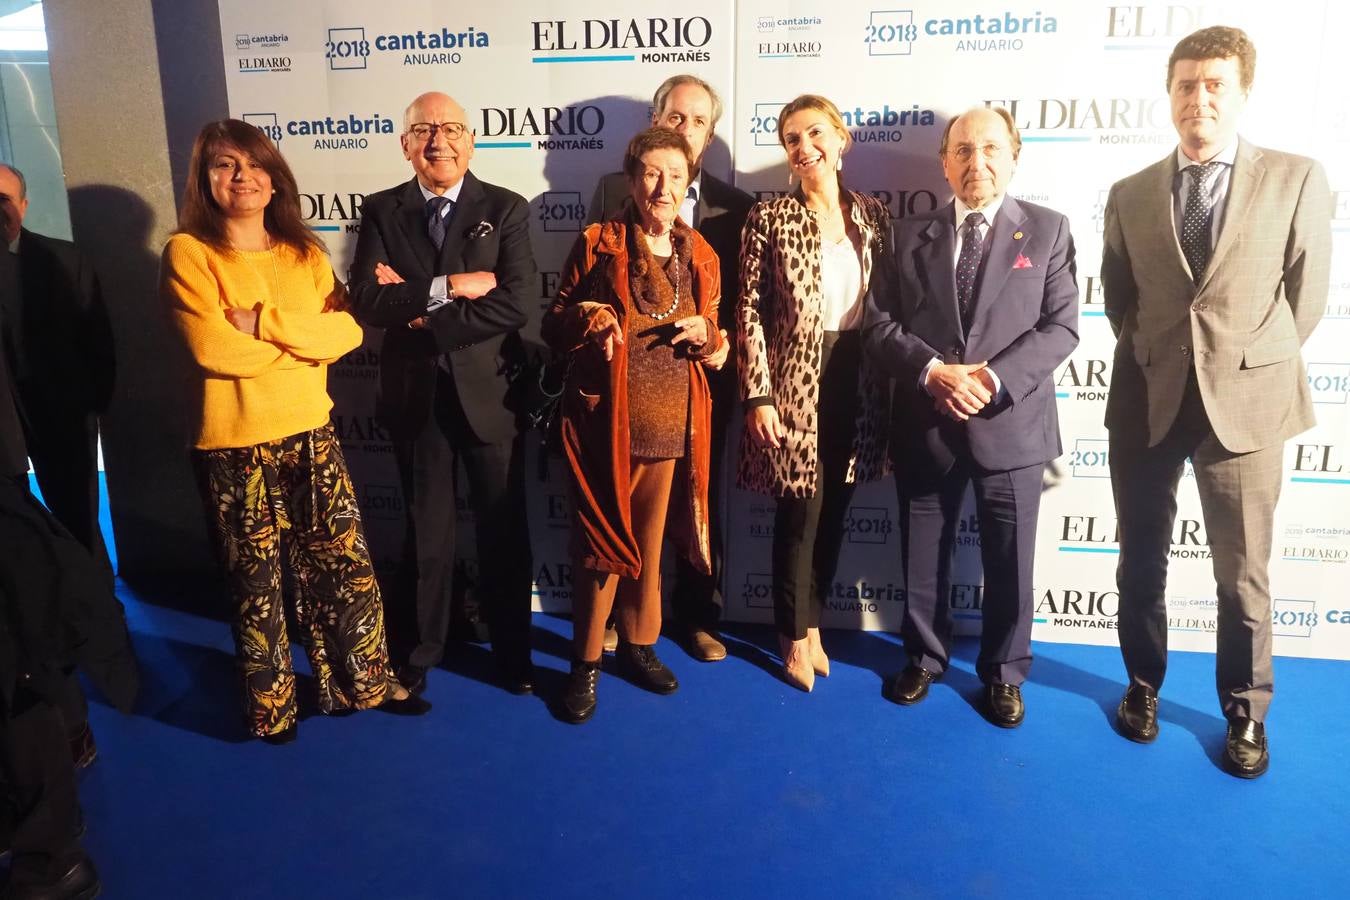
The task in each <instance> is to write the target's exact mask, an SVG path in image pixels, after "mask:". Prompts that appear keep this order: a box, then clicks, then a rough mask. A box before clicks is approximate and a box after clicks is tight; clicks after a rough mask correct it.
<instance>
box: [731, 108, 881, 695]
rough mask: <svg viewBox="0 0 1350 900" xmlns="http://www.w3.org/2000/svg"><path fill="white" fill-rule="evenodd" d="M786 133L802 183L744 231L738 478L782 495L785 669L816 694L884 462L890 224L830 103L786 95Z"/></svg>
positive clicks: (777, 554) (782, 126)
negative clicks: (845, 566) (859, 179)
mask: <svg viewBox="0 0 1350 900" xmlns="http://www.w3.org/2000/svg"><path fill="white" fill-rule="evenodd" d="M778 139H779V143H780V144H782V146H783V149H784V151H785V152H786V154H787V162H788V170H789V173H790V174H789V180H791V178H792V177H793V176H798V177H800V178H801V187H800V188H799V189H797V190H796V191H793V192H792V193H791V194H790V195H788V196H785V197H779V198H777V199H773V200H766V201H763V202H760V203H757V204H756V205H755V206H754V207H753V208H752V209H751V211H750V215H749V218H748V219H747V220H746V223H745V228H744V230H743V231H742V234H741V304H740V314H739V317H738V319H739V322H738V324H739V329H740V340H739V346H740V348H741V353H742V357H741V359H740V361H739V363H740V364H739V371H740V385H741V398H742V400H743V401H744V403H745V424H746V428H745V435H744V437H743V439H742V443H741V458H740V469H739V473H738V477H737V483H738V485H739V486H740V487H742V488H744V489H747V490H753V491H758V492H760V493H764V494H769V495H771V496H774V497H777V498H778V506H777V511H776V513H775V516H774V538H773V600H774V620H775V623H776V624H777V626H778V631H779V637H780V642H781V644H782V650H783V659H784V673H785V677H786V679H787V680H788V682H789V683H791V684H793V685H795V686H797V687H800V688H802V689H803V690H808V691H809V690H810V689H811V687H812V685H813V684H814V681H815V675H817V674H819V675H827V674H829V659H828V657H826V655H825V653H824V650H823V649H822V647H821V644H820V612H821V608H822V606H823V602H824V595H825V593H826V591H828V589H829V585H830V583H831V582H832V580H833V576H834V569H835V567H836V564H837V562H838V557H839V543H840V539H841V537H842V529H843V523H844V515H845V511H846V510H847V508H848V503H849V499H850V497H851V496H852V493H853V487H854V485H855V484H856V483H857V482H859V481H869V480H873V479H876V478H878V477H880V476H881V475H882V473H883V471H884V469H885V459H886V453H885V451H886V447H885V426H886V422H887V420H888V413H889V398H888V391H887V381H886V378H885V376H884V375H882V374H881V373H880V372H878V371H877V370H875V369H873V367H872V366H871V365H870V364H869V363H868V361H867V360H866V358H865V357H864V356H863V354H862V353H861V352H860V340H859V330H858V329H859V326H860V325H861V322H862V311H863V300H864V297H865V296H866V294H867V291H868V288H869V285H879V283H880V282H881V281H882V280H884V279H881V278H879V277H878V276H879V275H880V273H881V271H882V270H883V269H885V267H887V266H889V265H890V261H889V259H888V257H887V252H888V248H889V246H890V219H889V216H888V214H887V211H886V208H885V207H884V206H883V205H882V204H881V203H880V202H879V201H877V200H876V199H874V198H872V197H868V196H864V195H862V194H858V193H855V192H853V191H849V190H847V189H845V188H844V187H843V186H842V183H841V179H840V175H839V170H840V169H842V167H843V163H842V157H843V154H844V153H845V152H846V151H847V150H848V148H849V145H850V143H851V138H850V136H849V133H848V130H847V129H846V128H845V126H844V122H843V119H842V117H841V116H840V115H839V111H838V109H837V108H836V107H835V105H834V104H833V103H831V102H830V101H829V100H827V99H825V98H824V97H820V96H816V95H811V94H807V95H803V96H801V97H798V98H797V99H796V100H793V101H792V102H791V103H789V104H787V105H786V106H785V107H784V108H783V112H782V114H781V115H780V116H779V119H778Z"/></svg>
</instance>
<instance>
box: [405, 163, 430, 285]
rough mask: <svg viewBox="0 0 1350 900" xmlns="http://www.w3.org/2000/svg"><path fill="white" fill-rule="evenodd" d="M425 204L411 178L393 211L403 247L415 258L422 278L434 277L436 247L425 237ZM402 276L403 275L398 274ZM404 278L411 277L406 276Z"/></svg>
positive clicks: (418, 188) (420, 191) (420, 190)
mask: <svg viewBox="0 0 1350 900" xmlns="http://www.w3.org/2000/svg"><path fill="white" fill-rule="evenodd" d="M426 209H427V203H426V200H425V199H423V197H422V189H421V188H420V187H418V184H417V179H416V178H413V180H412V181H410V182H408V184H407V185H405V186H404V188H403V193H402V195H400V197H399V199H398V208H397V209H396V210H395V211H394V221H395V223H396V224H397V225H398V228H399V230H400V231H402V232H403V245H404V246H405V247H407V248H408V249H410V250H411V251H412V253H413V256H414V257H416V259H417V262H418V264H419V265H420V266H421V267H422V271H421V272H420V273H417V274H421V275H424V276H429V275H436V274H438V273H437V271H436V247H435V245H433V244H432V243H431V238H430V237H428V236H427V213H426ZM400 274H403V273H400ZM406 277H411V276H410V275H409V276H406Z"/></svg>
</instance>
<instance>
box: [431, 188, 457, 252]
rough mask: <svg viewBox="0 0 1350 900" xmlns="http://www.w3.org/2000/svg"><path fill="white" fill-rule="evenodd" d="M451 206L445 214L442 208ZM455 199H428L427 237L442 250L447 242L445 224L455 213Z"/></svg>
mask: <svg viewBox="0 0 1350 900" xmlns="http://www.w3.org/2000/svg"><path fill="white" fill-rule="evenodd" d="M447 206H448V207H449V208H450V209H449V211H448V212H446V213H445V214H444V215H442V214H441V210H443V209H445V208H446V207H447ZM454 212H455V201H453V200H451V199H450V198H449V197H432V198H431V199H430V200H428V201H427V237H429V238H431V242H432V243H433V244H435V245H436V249H437V250H440V249H441V247H442V246H443V245H444V244H445V224H446V222H448V221H450V216H452V215H454Z"/></svg>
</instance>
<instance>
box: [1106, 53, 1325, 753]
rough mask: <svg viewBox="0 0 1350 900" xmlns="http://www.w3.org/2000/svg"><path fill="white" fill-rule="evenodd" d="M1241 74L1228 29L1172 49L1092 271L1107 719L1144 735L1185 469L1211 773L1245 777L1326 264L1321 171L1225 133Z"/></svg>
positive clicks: (1253, 748)
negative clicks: (1160, 119) (1100, 377)
mask: <svg viewBox="0 0 1350 900" xmlns="http://www.w3.org/2000/svg"><path fill="white" fill-rule="evenodd" d="M1255 67H1256V49H1255V47H1253V46H1252V43H1251V41H1250V40H1249V39H1248V38H1247V35H1246V34H1244V33H1243V32H1242V31H1240V30H1238V29H1236V28H1227V27H1222V26H1215V27H1211V28H1205V29H1202V30H1200V31H1197V32H1195V33H1194V34H1191V35H1189V36H1188V37H1186V38H1183V39H1182V40H1181V41H1180V42H1179V43H1178V44H1177V45H1176V48H1175V49H1174V50H1173V51H1172V55H1171V58H1170V59H1169V60H1168V62H1167V81H1166V84H1167V91H1168V95H1169V96H1170V98H1171V106H1172V122H1173V124H1174V125H1175V126H1176V130H1177V134H1178V136H1179V137H1180V143H1179V144H1178V146H1177V149H1176V150H1175V151H1174V152H1172V153H1169V154H1168V155H1167V156H1166V158H1164V159H1162V160H1160V161H1158V162H1156V163H1154V164H1153V165H1151V166H1149V167H1148V168H1146V169H1144V170H1142V171H1140V172H1137V173H1135V174H1134V175H1131V176H1130V177H1128V178H1125V179H1124V180H1122V181H1119V182H1117V183H1116V184H1115V185H1114V186H1113V187H1112V188H1111V194H1110V196H1109V198H1108V199H1107V204H1106V227H1105V231H1106V233H1105V238H1104V249H1103V254H1102V268H1101V278H1102V287H1103V290H1104V292H1105V301H1106V316H1107V318H1108V319H1109V320H1110V322H1111V327H1112V329H1113V330H1114V331H1115V333H1116V337H1117V343H1116V353H1115V364H1114V367H1113V369H1112V375H1111V396H1110V398H1109V400H1108V401H1107V405H1106V426H1107V428H1108V429H1109V430H1110V465H1111V485H1112V488H1113V490H1114V493H1115V501H1116V517H1117V520H1118V521H1119V528H1120V562H1119V565H1118V567H1117V569H1116V582H1117V585H1118V587H1119V590H1120V649H1121V654H1122V655H1123V656H1124V659H1125V668H1126V671H1127V673H1128V674H1129V686H1128V688H1127V689H1126V691H1125V696H1124V699H1122V700H1121V703H1120V707H1119V710H1118V712H1117V724H1118V726H1119V728H1120V731H1121V733H1122V734H1123V735H1124V736H1125V737H1127V738H1129V739H1130V740H1133V741H1138V742H1141V743H1147V742H1150V741H1152V740H1154V739H1155V738H1156V737H1157V735H1158V691H1159V690H1160V689H1161V688H1162V683H1163V675H1164V673H1165V672H1166V669H1167V600H1166V596H1165V589H1166V585H1167V552H1168V541H1169V535H1170V534H1171V532H1172V524H1173V522H1174V520H1175V519H1176V513H1177V500H1176V493H1177V483H1178V482H1179V481H1180V479H1181V474H1182V467H1183V464H1184V463H1185V461H1186V460H1187V459H1189V460H1190V461H1191V463H1192V465H1193V466H1194V469H1195V484H1196V488H1197V489H1198V491H1199V494H1200V508H1201V511H1202V513H1203V516H1204V520H1205V530H1206V532H1207V533H1208V535H1209V544H1210V551H1211V553H1212V555H1213V568H1214V579H1215V581H1216V582H1217V587H1218V632H1217V635H1216V637H1217V642H1218V655H1217V660H1216V662H1217V669H1218V671H1217V686H1218V691H1219V704H1220V706H1221V708H1222V709H1223V714H1224V717H1225V718H1226V719H1227V720H1228V733H1227V738H1226V741H1225V746H1224V753H1223V756H1222V764H1223V766H1224V768H1225V769H1227V771H1228V772H1230V773H1231V774H1233V775H1237V776H1239V777H1242V778H1255V777H1257V776H1259V775H1261V774H1262V773H1263V772H1265V771H1266V769H1267V768H1268V766H1269V764H1270V756H1269V752H1268V750H1267V745H1266V733H1265V724H1264V723H1265V718H1266V711H1267V709H1268V708H1269V706H1270V698H1271V694H1272V692H1273V689H1274V683H1273V673H1272V669H1271V608H1270V578H1269V573H1268V568H1269V562H1270V553H1271V532H1272V529H1273V524H1274V512H1275V503H1276V501H1277V500H1278V498H1279V494H1280V484H1281V482H1282V480H1283V473H1282V465H1283V458H1284V442H1285V441H1286V440H1287V439H1288V438H1290V437H1293V436H1294V435H1296V434H1298V433H1299V432H1302V431H1305V430H1306V429H1308V428H1310V427H1311V426H1312V425H1313V424H1314V422H1313V407H1312V399H1311V396H1310V393H1309V389H1308V380H1307V375H1306V372H1305V370H1304V366H1303V358H1302V355H1301V352H1300V349H1299V348H1300V347H1301V346H1302V344H1303V342H1304V341H1306V340H1307V339H1308V335H1309V334H1311V333H1312V330H1313V328H1314V326H1316V325H1317V322H1318V320H1319V319H1320V318H1321V317H1322V313H1323V311H1324V310H1325V308H1326V303H1327V292H1328V284H1329V280H1330V264H1331V227H1330V223H1331V193H1330V190H1329V188H1328V186H1327V178H1326V174H1325V173H1324V172H1323V170H1322V167H1321V166H1320V165H1318V164H1317V163H1316V162H1314V161H1313V160H1310V159H1305V158H1303V157H1301V156H1294V155H1292V154H1288V153H1281V152H1279V151H1276V150H1266V149H1263V148H1260V147H1256V146H1253V145H1252V144H1249V143H1248V142H1247V141H1246V140H1244V139H1243V138H1241V137H1239V136H1238V130H1237V129H1238V119H1239V117H1240V116H1241V114H1242V110H1243V107H1244V106H1245V105H1246V103H1247V96H1248V94H1249V93H1250V91H1251V86H1252V77H1253V74H1254V72H1255Z"/></svg>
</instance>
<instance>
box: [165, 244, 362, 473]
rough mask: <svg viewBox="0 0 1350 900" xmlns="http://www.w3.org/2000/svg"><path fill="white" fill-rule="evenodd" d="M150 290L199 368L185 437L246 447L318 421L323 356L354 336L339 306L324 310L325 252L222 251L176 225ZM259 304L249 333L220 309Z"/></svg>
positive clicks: (209, 446) (328, 282)
mask: <svg viewBox="0 0 1350 900" xmlns="http://www.w3.org/2000/svg"><path fill="white" fill-rule="evenodd" d="M159 280H160V296H161V298H162V299H163V301H164V302H165V303H166V304H168V306H169V309H170V310H171V313H172V316H173V321H174V324H175V325H176V326H177V328H178V330H179V331H180V332H181V333H182V335H183V339H184V340H185V341H186V342H187V346H188V350H189V351H190V352H191V353H192V356H193V358H194V359H195V360H196V361H197V365H198V366H200V367H201V375H202V382H201V387H200V390H201V419H200V422H199V424H198V426H197V430H196V437H195V438H194V440H193V445H194V446H195V447H198V448H200V449H203V450H216V449H221V448H225V447H251V446H253V445H254V444H261V443H263V442H265V441H273V440H277V439H278V438H283V437H287V436H288V435H292V434H298V433H299V432H302V431H308V430H309V429H311V428H318V427H319V426H321V425H323V424H324V423H325V422H327V421H328V413H329V411H330V410H331V409H332V408H333V401H332V400H330V399H329V397H328V364H329V363H331V362H333V361H335V360H336V359H338V357H340V356H342V354H344V353H346V352H347V351H349V350H351V349H352V348H354V347H356V346H358V345H359V344H360V343H361V326H360V325H357V324H356V320H355V319H353V318H352V317H351V316H350V315H348V314H347V313H345V312H324V311H323V310H324V304H325V303H326V301H327V299H328V296H329V295H330V294H331V293H332V291H333V286H334V280H333V268H332V265H331V264H330V263H329V261H328V257H327V256H325V255H324V254H322V253H312V254H310V255H309V257H308V258H303V259H302V258H300V257H299V255H298V254H296V253H295V251H293V250H291V249H289V248H287V247H277V248H275V249H273V250H270V251H269V250H262V251H256V252H243V251H240V252H236V253H234V254H232V255H225V254H222V253H220V252H219V251H217V250H214V249H212V248H211V247H210V246H208V245H206V244H204V243H202V242H201V241H199V240H197V239H196V238H194V237H191V236H189V235H186V234H176V235H174V236H173V237H172V238H170V239H169V243H168V244H167V245H166V246H165V247H164V255H163V257H162V258H161V260H160V274H159ZM258 304H262V308H261V310H260V312H259V314H258V329H257V332H258V333H257V336H256V337H255V336H253V335H249V334H244V333H243V332H241V331H239V330H238V329H236V328H235V327H234V326H233V325H231V324H230V323H229V321H228V320H227V319H226V318H225V310H227V309H232V308H233V309H252V308H253V307H254V306H256V305H258Z"/></svg>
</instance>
